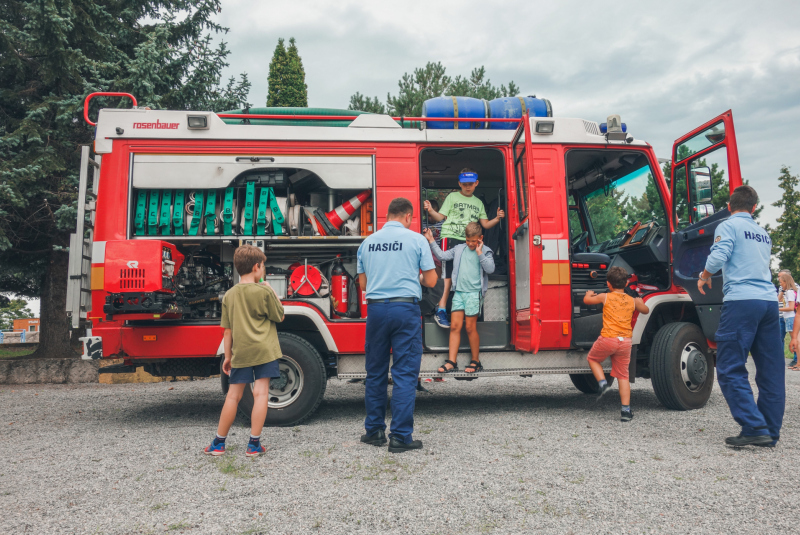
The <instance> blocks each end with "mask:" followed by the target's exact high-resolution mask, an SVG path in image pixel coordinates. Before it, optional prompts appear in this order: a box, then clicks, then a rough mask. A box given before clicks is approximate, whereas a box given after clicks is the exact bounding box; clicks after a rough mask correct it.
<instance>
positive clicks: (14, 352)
mask: <svg viewBox="0 0 800 535" xmlns="http://www.w3.org/2000/svg"><path fill="white" fill-rule="evenodd" d="M34 351H36V348H30V347H24V348H23V347H19V348H7V347H0V358H7V357H24V356H25V355H30V354H32V353H33V352H34Z"/></svg>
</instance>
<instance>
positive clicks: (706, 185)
mask: <svg viewBox="0 0 800 535" xmlns="http://www.w3.org/2000/svg"><path fill="white" fill-rule="evenodd" d="M691 173H692V180H691V183H692V197H693V200H694V202H696V203H698V204H701V203H708V202H710V201H711V169H710V168H709V167H695V168H693V169H692V171H691ZM712 209H713V207H712ZM712 213H713V212H712Z"/></svg>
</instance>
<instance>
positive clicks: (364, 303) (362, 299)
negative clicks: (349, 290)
mask: <svg viewBox="0 0 800 535" xmlns="http://www.w3.org/2000/svg"><path fill="white" fill-rule="evenodd" d="M358 300H359V302H360V303H361V305H360V306H361V317H362V318H366V317H367V292H366V291H364V290H362V289H361V285H360V284H359V285H358Z"/></svg>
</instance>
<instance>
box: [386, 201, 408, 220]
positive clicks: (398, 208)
mask: <svg viewBox="0 0 800 535" xmlns="http://www.w3.org/2000/svg"><path fill="white" fill-rule="evenodd" d="M408 213H411V214H413V213H414V205H412V204H411V201H409V200H408V199H406V198H405V197H398V198H396V199H392V202H390V203H389V210H388V213H387V216H386V217H391V218H394V219H396V218H398V217H403V216H404V215H406V214H408Z"/></svg>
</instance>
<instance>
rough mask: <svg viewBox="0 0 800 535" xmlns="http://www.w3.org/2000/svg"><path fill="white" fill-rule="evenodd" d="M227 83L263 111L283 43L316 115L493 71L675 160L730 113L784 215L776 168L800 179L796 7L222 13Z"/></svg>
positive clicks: (268, 4)
mask: <svg viewBox="0 0 800 535" xmlns="http://www.w3.org/2000/svg"><path fill="white" fill-rule="evenodd" d="M219 21H220V22H221V23H222V24H223V25H224V26H227V27H229V28H230V33H229V34H228V35H227V36H225V40H226V41H227V42H228V45H229V47H230V49H231V52H232V53H231V55H230V63H231V66H230V68H229V69H228V73H227V74H236V73H240V72H243V71H244V72H247V73H248V75H249V76H250V80H251V81H252V82H253V89H252V92H251V94H250V102H251V103H252V104H253V105H254V106H257V107H260V106H265V105H266V94H267V74H268V70H269V62H270V59H271V57H272V52H273V50H274V48H275V45H276V43H277V40H278V38H279V37H283V38H285V39H286V40H287V41H288V39H289V38H290V37H294V38H295V39H296V40H297V45H298V48H299V51H300V55H301V57H302V59H303V65H304V67H305V71H306V83H307V84H308V104H309V106H319V107H323V106H324V107H336V108H346V107H347V104H348V102H349V99H350V95H352V94H353V93H355V92H356V91H360V92H361V93H364V94H366V95H368V96H376V95H377V96H378V97H379V99H380V100H381V101H382V102H385V100H386V94H387V92H391V93H392V94H396V92H397V81H398V80H399V78H400V77H401V76H402V74H403V73H405V72H411V71H413V69H414V68H416V67H422V66H424V65H425V64H426V63H427V62H428V61H441V62H442V63H443V64H444V65H445V66H446V67H447V73H448V74H450V75H452V76H455V75H458V74H461V75H468V74H469V72H470V71H471V70H472V69H473V68H474V67H478V66H481V65H483V66H485V67H486V71H487V75H488V77H489V78H490V79H491V81H492V82H493V83H494V84H495V85H498V86H499V85H500V84H501V83H502V84H507V83H508V81H509V80H513V81H514V82H515V83H516V84H517V85H518V86H519V87H520V89H521V92H522V94H524V95H531V94H536V95H538V96H540V97H545V98H548V99H549V100H550V101H551V102H552V104H553V110H554V115H556V116H559V117H581V118H584V119H590V120H595V121H598V122H602V121H603V120H605V118H606V117H607V116H608V115H609V114H612V113H618V114H620V115H621V116H622V119H623V121H624V122H626V123H627V124H628V128H629V131H630V132H631V133H632V134H633V135H634V137H636V138H638V139H644V140H646V141H648V142H650V143H651V144H652V145H653V146H654V147H655V149H656V153H657V154H658V156H659V157H668V156H669V153H670V150H671V147H672V141H673V140H674V139H675V138H677V137H679V136H680V135H682V134H684V133H686V132H688V131H689V130H691V129H693V128H694V127H695V126H699V125H700V124H701V123H703V122H705V121H707V120H708V119H711V118H712V117H714V116H716V115H718V114H720V113H722V112H724V111H726V110H728V109H732V110H733V116H734V121H735V124H736V134H737V140H738V145H739V155H740V159H741V164H742V172H743V175H744V177H745V178H747V179H749V180H750V183H751V185H753V186H754V187H755V188H756V189H757V190H758V192H759V194H760V196H761V199H762V202H763V203H764V204H765V205H767V206H766V208H765V210H764V213H763V216H762V223H771V224H774V220H775V218H776V217H777V216H778V215H779V214H780V211H779V210H778V209H777V208H773V207H772V206H769V204H770V203H772V202H774V201H775V200H776V199H778V198H779V197H780V191H781V190H780V189H779V188H778V185H777V177H778V175H779V170H780V167H781V165H784V164H785V165H789V166H791V167H792V171H793V172H794V173H795V174H796V173H800V150H799V149H800V143H799V141H800V136H798V134H797V131H798V129H800V2H790V1H784V2H771V1H769V2H752V1H751V2H738V1H737V2H733V1H730V0H729V1H708V0H706V1H703V2H698V1H697V0H694V1H691V2H687V1H672V2H622V1H620V2H588V1H584V2H577V1H559V2H536V1H532V0H526V1H520V2H517V1H509V2H502V3H500V4H493V3H492V2H478V1H474V0H460V1H458V2H455V1H438V0H428V1H424V2H422V1H407V2H402V3H392V2H374V1H373V2H368V1H348V0H337V1H336V2H330V1H304V0H295V1H293V2H286V1H280V2H278V1H274V0H265V1H255V0H223V5H222V12H221V13H220V15H219Z"/></svg>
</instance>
